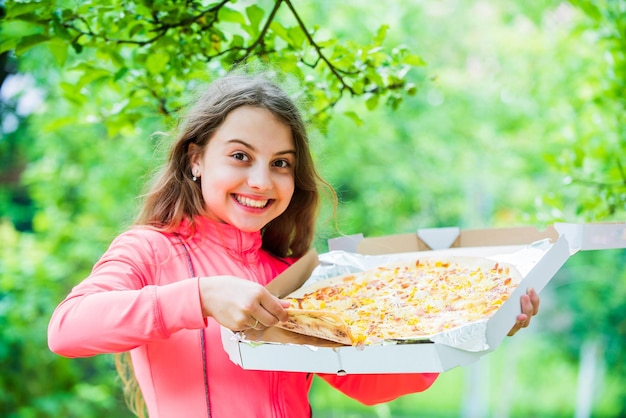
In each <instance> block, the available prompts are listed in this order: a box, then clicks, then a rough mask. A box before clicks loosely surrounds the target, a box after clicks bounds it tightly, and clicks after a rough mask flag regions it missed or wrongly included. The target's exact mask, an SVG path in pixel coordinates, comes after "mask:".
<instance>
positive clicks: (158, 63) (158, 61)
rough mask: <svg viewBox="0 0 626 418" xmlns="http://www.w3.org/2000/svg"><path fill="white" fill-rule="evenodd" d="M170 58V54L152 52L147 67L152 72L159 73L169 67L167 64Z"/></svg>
mask: <svg viewBox="0 0 626 418" xmlns="http://www.w3.org/2000/svg"><path fill="white" fill-rule="evenodd" d="M169 60H170V56H169V55H168V54H164V53H161V52H157V53H155V54H150V55H149V56H148V59H147V60H146V68H147V70H148V72H149V73H150V74H153V75H154V74H159V73H161V72H163V71H164V70H165V69H166V68H167V64H168V62H169Z"/></svg>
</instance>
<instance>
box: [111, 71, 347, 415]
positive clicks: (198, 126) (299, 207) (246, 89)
mask: <svg viewBox="0 0 626 418" xmlns="http://www.w3.org/2000/svg"><path fill="white" fill-rule="evenodd" d="M273 78H274V76H273V75H272V73H270V72H268V71H265V72H257V73H246V72H245V71H233V72H231V73H229V74H227V75H226V76H224V77H222V78H220V79H218V80H216V81H214V82H213V83H211V84H210V85H209V86H208V87H207V88H206V89H204V91H202V92H201V93H200V94H199V95H198V96H197V99H196V100H195V101H194V103H193V104H192V105H191V106H190V107H189V108H188V109H187V111H186V113H185V114H184V116H183V117H182V118H181V120H180V122H179V126H178V128H177V135H176V136H175V139H174V141H173V143H172V146H171V148H170V152H169V155H168V159H167V162H166V164H165V165H164V166H163V167H162V169H161V170H160V172H159V173H158V174H157V175H156V176H155V178H154V180H153V182H152V185H151V188H150V189H149V191H148V192H147V193H146V194H145V196H144V203H143V206H142V208H141V211H140V213H139V215H138V217H137V219H136V221H135V224H136V225H143V226H146V227H149V228H153V229H156V230H159V231H162V232H174V231H176V230H177V229H178V228H179V226H180V225H181V223H182V222H183V221H187V222H189V223H190V225H191V231H195V224H194V218H195V217H196V216H198V215H202V214H203V213H204V212H205V205H204V200H203V198H202V193H201V189H200V185H199V184H198V182H194V181H193V179H192V177H193V176H192V173H191V160H192V154H191V153H192V152H197V153H199V154H200V155H202V153H203V152H204V150H205V149H206V146H207V144H208V143H209V141H210V140H211V138H212V137H213V135H214V133H215V132H216V131H217V129H218V128H219V127H220V126H221V125H222V123H223V122H224V120H225V119H226V116H227V115H228V114H229V113H230V112H232V111H233V110H235V109H237V108H239V107H241V106H253V107H258V108H263V109H267V110H269V111H270V112H272V114H274V115H275V116H276V117H277V118H278V120H280V121H281V122H283V123H285V124H286V125H287V126H288V127H289V128H290V129H291V133H292V136H293V141H294V145H295V149H296V164H295V172H294V184H295V189H294V193H293V197H292V199H291V201H290V203H289V206H288V207H287V209H286V210H285V211H284V212H283V213H282V214H281V215H280V216H278V217H277V218H275V219H274V220H272V221H271V222H270V223H268V224H267V225H266V226H265V227H263V229H262V230H261V236H262V242H263V244H262V246H263V248H264V249H265V250H267V251H269V252H271V253H272V254H274V255H276V256H278V257H287V256H289V257H300V256H302V255H303V254H304V253H306V252H307V251H308V250H309V249H310V247H311V245H312V242H313V239H314V229H315V223H316V218H317V215H318V211H319V206H320V189H322V188H324V189H326V191H328V192H329V196H330V197H331V199H332V201H333V204H334V206H335V207H336V204H337V197H336V194H335V192H334V190H333V188H332V187H331V186H330V185H329V184H328V183H327V182H326V181H324V179H322V177H321V176H320V175H319V174H318V172H317V171H316V169H315V166H314V163H313V159H312V156H311V151H310V147H309V138H308V134H307V130H306V126H305V123H304V121H303V118H302V115H301V113H300V110H299V108H298V106H297V104H296V101H295V100H292V99H291V98H290V97H289V95H288V94H287V93H286V92H285V90H283V89H282V88H280V87H279V84H278V83H277V82H275V81H273ZM190 144H196V145H197V146H196V147H190ZM116 367H117V370H118V373H119V375H120V378H121V379H122V382H123V384H124V389H125V395H126V401H127V404H128V405H129V407H130V409H131V410H132V411H133V412H134V413H135V414H136V415H137V416H139V417H144V416H145V403H144V401H143V398H142V396H141V391H140V389H139V387H138V384H137V381H136V379H135V376H134V373H133V371H132V364H131V362H130V354H129V353H123V354H118V355H117V357H116Z"/></svg>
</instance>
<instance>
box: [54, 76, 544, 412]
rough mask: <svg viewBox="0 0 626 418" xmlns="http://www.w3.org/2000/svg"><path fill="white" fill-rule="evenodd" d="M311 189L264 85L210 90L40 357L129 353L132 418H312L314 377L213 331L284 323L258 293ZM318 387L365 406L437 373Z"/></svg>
mask: <svg viewBox="0 0 626 418" xmlns="http://www.w3.org/2000/svg"><path fill="white" fill-rule="evenodd" d="M321 187H323V188H328V189H329V190H331V193H332V189H331V188H330V186H329V185H328V184H327V183H325V182H324V181H323V180H322V179H321V178H320V176H319V175H318V174H317V172H316V170H315V168H314V166H313V162H312V158H311V155H310V151H309V145H308V138H307V133H306V130H305V126H304V123H303V121H302V118H301V115H300V113H299V111H298V109H297V107H296V106H295V104H294V103H293V102H292V101H291V99H290V98H289V97H288V96H287V95H286V94H285V93H284V92H283V91H282V90H281V89H279V88H278V87H277V86H276V85H275V84H273V83H272V82H271V81H268V79H267V78H265V77H263V76H261V75H257V76H250V75H241V74H235V73H231V74H229V75H227V76H226V77H224V78H222V79H220V80H218V81H216V82H214V83H213V84H212V85H211V86H209V88H208V89H207V90H206V92H205V93H204V94H203V95H202V96H201V97H200V98H199V100H198V101H197V103H196V104H195V106H193V107H192V108H191V109H190V110H189V111H188V113H187V115H186V117H185V118H184V119H183V123H182V124H181V127H180V133H179V135H178V137H177V138H176V140H175V141H174V143H173V147H172V149H171V151H170V155H169V159H168V162H167V165H166V167H165V168H164V169H163V170H162V172H161V174H160V176H159V177H158V178H157V180H156V181H155V183H154V185H153V187H152V189H151V191H150V192H149V193H148V195H147V197H146V200H145V203H144V205H143V208H142V211H141V213H140V215H139V217H138V220H137V225H136V227H134V228H132V229H130V230H128V231H126V232H124V233H122V234H121V235H120V236H118V237H117V238H116V239H115V240H114V241H113V242H112V244H111V246H110V247H109V249H108V250H107V251H106V253H105V254H104V255H103V256H102V258H101V259H100V260H99V261H98V262H97V263H96V265H95V266H94V268H93V271H92V273H91V275H90V276H89V277H88V278H86V279H85V280H84V281H83V282H82V283H80V284H79V285H77V286H76V287H75V288H74V289H73V290H72V291H71V293H70V294H69V295H68V296H67V298H66V299H65V300H64V301H63V302H62V303H61V304H60V305H59V306H58V307H57V309H56V310H55V312H54V314H53V316H52V318H51V320H50V325H49V335H48V336H49V346H50V349H51V350H52V351H54V352H56V353H58V354H61V355H63V356H67V357H84V356H91V355H95V354H100V353H123V352H130V357H131V358H132V369H130V374H127V372H126V371H124V369H123V367H121V368H120V371H121V374H122V377H123V378H124V377H127V378H128V377H129V379H127V380H128V382H127V384H128V386H130V387H132V386H133V384H136V383H138V385H139V388H140V391H136V394H137V397H135V398H134V399H135V402H134V409H135V411H136V413H137V414H138V415H139V416H143V415H144V412H143V411H144V407H143V404H144V403H145V406H146V407H147V411H148V414H149V416H150V417H172V418H178V417H234V416H236V417H290V418H291V417H310V416H311V408H310V406H309V402H308V391H309V388H310V386H311V381H312V378H313V376H312V375H311V374H310V373H291V372H271V371H270V372H268V371H250V370H243V369H241V368H240V367H239V366H237V365H235V364H233V363H232V362H231V361H230V360H229V358H228V356H227V354H226V353H225V352H224V350H223V348H222V344H221V339H220V329H219V327H220V325H223V326H225V327H228V328H230V329H232V330H244V329H248V328H255V329H263V328H264V327H268V326H272V325H275V324H277V323H278V322H279V321H283V320H285V319H286V318H287V315H286V311H285V307H287V306H288V303H286V302H284V301H281V300H279V299H277V298H276V297H274V296H272V295H271V294H270V293H269V292H268V291H267V290H266V289H265V288H264V286H265V285H266V284H267V283H268V282H269V281H271V280H272V279H273V278H274V277H275V276H277V275H278V274H279V273H280V272H282V271H283V270H284V269H286V268H287V267H288V266H289V265H290V264H291V263H293V262H294V261H295V260H296V259H297V258H298V257H300V256H302V255H303V254H304V253H305V252H306V251H307V250H308V249H309V248H310V247H311V244H312V240H313V234H314V223H315V217H316V213H317V209H318V203H319V191H320V188H321ZM333 196H334V194H333ZM525 296H526V295H525ZM537 306H538V299H536V297H533V299H532V300H531V299H530V298H528V297H526V300H523V301H522V308H523V311H524V312H525V314H522V315H520V317H519V318H518V319H519V321H518V323H517V324H516V328H514V330H516V329H518V328H519V327H523V326H526V325H528V321H529V318H530V316H531V315H532V314H533V313H536V312H534V311H536V307H537ZM121 364H122V366H123V365H124V364H126V365H128V363H124V362H123V361H122V363H121ZM321 377H322V378H323V379H325V380H326V381H327V382H328V383H330V384H331V385H333V386H334V387H336V388H338V389H339V390H341V391H342V392H344V393H346V394H347V395H349V396H351V397H354V398H355V399H358V400H360V401H361V402H363V403H366V404H375V403H380V402H386V401H389V400H392V399H394V398H396V397H398V396H401V395H404V394H407V393H413V392H418V391H423V390H425V389H427V388H428V387H429V386H430V385H431V384H432V383H433V381H434V380H435V379H436V377H437V375H436V374H401V375H363V376H355V375H351V376H343V377H342V376H335V375H328V376H327V375H323V376H321ZM142 398H143V399H142Z"/></svg>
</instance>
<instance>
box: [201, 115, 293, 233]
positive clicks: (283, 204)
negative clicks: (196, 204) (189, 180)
mask: <svg viewBox="0 0 626 418" xmlns="http://www.w3.org/2000/svg"><path fill="white" fill-rule="evenodd" d="M192 146H194V145H193V144H192ZM295 164H296V149H295V145H294V142H293V138H292V135H291V129H290V128H289V126H287V125H286V124H284V123H282V122H280V121H279V120H278V119H277V118H276V117H275V116H274V115H273V114H272V113H271V112H270V111H269V110H267V109H263V108H257V107H251V106H242V107H239V108H237V109H235V110H233V111H232V112H230V113H229V114H228V116H227V117H226V119H225V120H224V123H222V125H221V126H220V127H219V128H218V129H217V131H216V132H215V134H214V135H213V137H212V138H211V139H210V140H209V142H208V144H207V145H206V147H205V149H204V153H199V154H194V156H193V157H192V159H191V170H192V173H193V174H194V175H195V176H196V177H199V178H200V181H201V185H202V197H203V198H204V202H205V209H206V212H207V216H209V217H210V218H212V219H215V220H217V221H220V222H225V223H228V224H230V225H233V226H235V227H237V228H239V229H240V230H242V231H246V232H253V231H259V230H260V229H261V228H263V227H264V226H265V225H267V224H268V223H269V222H270V221H271V220H273V219H275V218H276V217H278V216H279V215H280V214H282V213H283V212H284V211H285V209H287V206H289V202H290V201H291V197H292V196H293V193H294V187H295V186H294V170H295Z"/></svg>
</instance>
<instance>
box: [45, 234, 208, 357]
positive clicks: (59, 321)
mask: <svg viewBox="0 0 626 418" xmlns="http://www.w3.org/2000/svg"><path fill="white" fill-rule="evenodd" d="M144 232H145V231H144ZM150 232H152V233H153V234H157V233H156V232H153V231H150ZM147 236H148V235H146V234H145V233H144V234H142V233H138V232H132V231H131V232H127V233H124V234H122V235H120V236H119V237H118V238H116V239H115V240H114V241H113V243H112V244H111V246H110V247H109V249H108V250H107V252H106V253H105V254H104V255H103V256H102V258H101V259H100V260H99V261H98V262H97V263H96V265H95V266H94V268H93V270H92V272H91V274H90V275H89V277H87V278H86V279H85V280H84V281H82V282H81V283H80V284H78V285H77V286H76V287H74V288H73V289H72V291H71V292H70V294H69V295H68V296H67V297H66V298H65V300H63V301H62V302H61V303H60V304H59V306H57V308H56V309H55V311H54V313H53V314H52V317H51V319H50V323H49V325H48V345H49V347H50V350H52V351H53V352H55V353H57V354H60V355H63V356H66V357H86V356H92V355H95V354H101V353H115V352H122V351H128V350H131V349H133V348H135V347H138V346H140V345H143V344H145V343H147V342H151V341H156V340H162V339H166V338H168V337H169V336H170V335H171V334H172V333H174V332H176V331H179V330H181V329H199V328H202V327H205V326H206V319H205V318H203V316H202V308H201V306H200V294H199V289H198V279H197V278H193V279H192V278H187V279H183V280H180V281H173V282H172V283H169V284H164V285H157V284H155V283H154V278H155V277H158V275H159V274H160V271H159V270H160V269H161V268H163V266H164V262H161V261H159V260H160V259H163V256H162V255H159V254H155V250H154V247H153V246H152V245H150V242H149V240H148V239H146V237H147ZM163 239H165V238H164V237H163ZM170 247H171V246H167V248H170ZM169 256H170V257H173V255H172V254H170V255H169ZM168 271H169V270H168ZM183 271H184V270H183ZM179 273H181V272H179ZM173 274H175V273H173ZM188 275H189V274H188V273H187V276H188ZM187 276H183V277H187ZM177 279H178V278H177Z"/></svg>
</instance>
